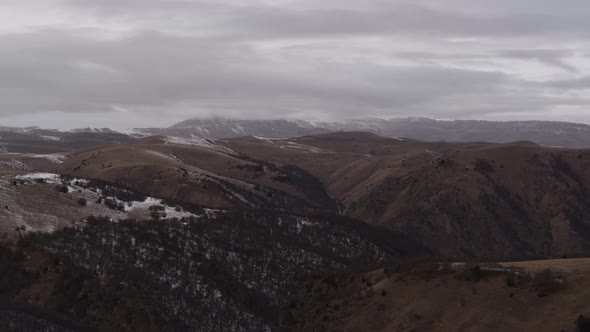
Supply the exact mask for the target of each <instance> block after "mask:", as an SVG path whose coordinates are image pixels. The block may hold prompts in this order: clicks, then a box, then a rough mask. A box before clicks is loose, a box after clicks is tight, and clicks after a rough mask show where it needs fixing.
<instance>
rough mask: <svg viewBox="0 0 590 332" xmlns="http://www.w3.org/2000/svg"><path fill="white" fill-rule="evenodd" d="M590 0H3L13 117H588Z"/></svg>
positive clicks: (3, 71) (9, 115)
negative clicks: (8, 1) (10, 1)
mask: <svg viewBox="0 0 590 332" xmlns="http://www.w3.org/2000/svg"><path fill="white" fill-rule="evenodd" d="M589 19H590V3H589V2H588V1H583V0H571V1H560V2H557V1H550V0H519V1H508V0H497V1H493V2H492V1H483V0H482V1H473V0H446V1H444V2H443V1H435V0H420V1H416V0H413V1H398V0H395V1H391V0H389V1H385V0H384V1H380V0H373V1H358V0H357V1H351V0H339V1H335V0H324V1H308V0H297V1H296V0H274V1H272V0H267V1H262V0H250V1H238V0H215V1H213V0H208V1H207V0H201V1H192V0H117V1H115V0H101V1H93V0H63V1H59V0H47V1H43V2H42V4H40V2H39V1H33V0H21V1H18V2H13V4H4V3H3V4H0V22H1V23H0V45H2V47H0V125H42V126H49V127H62V128H69V127H77V126H111V127H117V128H124V127H139V126H166V125H170V124H172V123H174V122H175V121H180V120H183V119H184V118H188V117H197V116H231V117H239V118H299V119H305V120H336V119H342V118H352V117H364V116H378V117H388V118H389V117H398V116H411V115H423V116H432V117H437V118H462V119H493V120H514V119H548V120H568V121H579V122H589V123H590V108H589V105H590V97H589V96H590V94H588V92H589V90H590V59H589V55H590V43H589V42H588V41H587V40H589V37H590V29H588V28H587V27H588V23H587V22H588V20H589Z"/></svg>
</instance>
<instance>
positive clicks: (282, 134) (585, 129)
mask: <svg viewBox="0 0 590 332" xmlns="http://www.w3.org/2000/svg"><path fill="white" fill-rule="evenodd" d="M342 131H365V132H371V133H375V134H379V135H382V136H390V137H407V138H413V139H417V140H422V141H448V142H492V143H508V142H515V141H531V142H534V143H537V144H540V145H545V146H553V147H571V148H582V147H590V125H587V124H578V123H571V122H557V121H509V122H500V121H482V120H435V119H429V118H395V119H389V120H387V119H378V118H371V119H359V120H347V121H335V122H308V121H302V120H233V119H222V118H217V119H210V120H203V119H189V120H186V121H182V122H180V123H177V124H175V125H173V126H171V127H168V128H151V129H133V130H129V131H126V133H129V134H130V135H131V136H134V137H137V138H139V137H146V136H151V135H164V136H180V137H199V138H211V139H220V138H232V137H240V136H260V137H267V138H289V137H298V136H305V135H316V134H324V133H331V132H342Z"/></svg>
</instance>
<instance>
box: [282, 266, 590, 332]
mask: <svg viewBox="0 0 590 332" xmlns="http://www.w3.org/2000/svg"><path fill="white" fill-rule="evenodd" d="M488 266H489V268H488V269H489V270H488V271H487V272H486V271H485V270H486V265H482V266H481V270H480V271H479V272H477V273H474V270H473V266H472V267H471V268H468V269H467V270H464V269H463V268H458V269H457V270H455V271H453V270H446V271H435V270H431V271H426V270H421V271H414V272H391V271H387V270H383V269H381V270H375V271H372V272H369V273H361V274H355V275H354V276H347V277H345V278H338V277H335V278H329V279H321V278H318V279H316V280H315V281H313V282H310V283H309V284H308V288H306V289H305V290H304V291H303V292H302V293H301V294H300V302H298V303H299V304H300V305H299V306H297V307H295V309H292V310H291V314H292V315H293V316H294V317H295V318H294V322H295V323H294V324H297V329H299V330H307V331H351V332H360V331H417V332H421V331H424V332H426V331H567V332H574V331H577V332H580V331H586V330H587V329H584V327H585V326H586V328H587V324H588V321H589V320H588V318H586V319H579V317H580V315H585V317H588V313H589V312H590V305H588V303H589V301H590V291H589V290H590V288H589V287H590V280H589V279H588V273H589V272H590V260H588V259H568V260H541V261H534V262H516V263H501V264H494V265H488ZM310 298H313V299H310ZM305 299H306V300H305ZM307 303H314V305H312V306H309V307H306V306H305V305H306V304H307ZM577 321H579V322H580V324H579V325H578V327H580V329H577V326H576V325H577V324H576V323H577Z"/></svg>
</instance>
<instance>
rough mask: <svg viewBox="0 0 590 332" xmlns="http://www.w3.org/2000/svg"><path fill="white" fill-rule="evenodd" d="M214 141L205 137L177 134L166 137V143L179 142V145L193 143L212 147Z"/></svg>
mask: <svg viewBox="0 0 590 332" xmlns="http://www.w3.org/2000/svg"><path fill="white" fill-rule="evenodd" d="M213 142H214V141H212V140H210V139H206V138H198V137H193V138H184V137H178V136H169V137H167V138H166V144H180V145H195V146H201V147H204V148H213V147H215V144H214V143H213Z"/></svg>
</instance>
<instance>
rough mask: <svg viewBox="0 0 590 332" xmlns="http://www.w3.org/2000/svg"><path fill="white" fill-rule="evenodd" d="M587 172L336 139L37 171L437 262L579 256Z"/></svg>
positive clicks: (187, 144) (235, 143)
mask: <svg viewBox="0 0 590 332" xmlns="http://www.w3.org/2000/svg"><path fill="white" fill-rule="evenodd" d="M589 163H590V151H589V150H569V149H552V148H546V147H540V146H537V145H535V144H532V143H527V142H519V143H510V144H489V143H443V142H438V143H428V142H420V141H415V140H408V139H393V138H387V137H382V136H377V135H374V134H367V133H335V134H322V135H315V136H304V137H300V138H294V139H282V140H270V139H260V138H255V137H245V138H236V139H228V140H205V139H180V138H166V137H152V138H148V139H144V140H140V141H137V142H134V143H131V144H125V145H114V146H109V147H100V148H93V149H90V150H83V151H80V152H75V153H72V154H70V155H69V156H68V158H66V159H64V160H63V162H61V163H59V164H52V165H51V167H50V168H49V169H48V170H47V171H51V172H57V173H62V174H68V175H71V176H76V177H82V178H96V179H102V180H106V181H110V182H114V183H120V184H122V185H125V186H128V187H130V188H133V189H134V190H137V191H139V192H142V193H145V194H148V195H150V196H154V197H161V198H167V199H171V200H173V201H180V202H185V203H190V204H194V205H199V206H204V207H211V208H219V209H229V208H261V207H264V208H274V209H282V210H289V211H300V212H304V211H326V212H340V213H342V214H345V215H348V216H351V217H354V218H357V219H360V220H365V221H367V222H369V223H372V224H378V225H383V226H385V227H388V228H389V229H392V230H395V231H399V232H402V233H404V234H406V235H407V236H409V237H410V238H412V239H415V240H419V241H420V242H422V243H424V244H425V245H426V246H427V247H428V248H430V249H431V250H433V251H434V252H436V253H438V254H439V255H442V256H445V257H454V258H480V259H481V258H485V259H490V260H495V259H513V258H532V257H562V256H568V257H570V256H579V255H584V254H586V253H588V250H589V247H588V246H589V245H590V242H589V241H590V231H589V225H588V222H587V220H589V218H588V217H589V213H590V211H589V209H588V206H590V204H589V202H588V199H589V198H588V195H586V194H585V193H586V191H587V188H588V186H589V185H590V183H588V181H589V179H590V177H589V174H588V173H589V172H590V169H589V166H590V164H589Z"/></svg>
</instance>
